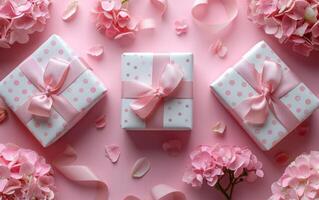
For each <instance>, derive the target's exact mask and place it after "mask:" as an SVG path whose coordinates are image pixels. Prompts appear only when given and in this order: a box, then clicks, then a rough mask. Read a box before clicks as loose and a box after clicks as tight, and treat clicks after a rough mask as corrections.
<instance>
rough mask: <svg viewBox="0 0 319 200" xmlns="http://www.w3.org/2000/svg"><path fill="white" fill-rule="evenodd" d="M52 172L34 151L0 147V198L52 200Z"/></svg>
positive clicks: (53, 186)
mask: <svg viewBox="0 0 319 200" xmlns="http://www.w3.org/2000/svg"><path fill="white" fill-rule="evenodd" d="M54 190H55V185H54V177H53V171H52V168H51V166H50V165H49V164H47V163H46V161H45V159H44V158H43V157H41V156H39V155H38V154H37V153H36V152H34V151H31V150H28V149H22V148H20V147H18V146H15V145H13V144H7V145H4V144H0V199H8V200H10V199H15V200H23V199H34V200H40V199H42V200H44V199H45V200H52V199H54Z"/></svg>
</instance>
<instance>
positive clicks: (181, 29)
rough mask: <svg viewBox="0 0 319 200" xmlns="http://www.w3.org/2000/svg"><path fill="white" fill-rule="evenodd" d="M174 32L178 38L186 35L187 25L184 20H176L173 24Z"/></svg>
mask: <svg viewBox="0 0 319 200" xmlns="http://www.w3.org/2000/svg"><path fill="white" fill-rule="evenodd" d="M174 26H175V31H176V34H177V35H178V36H180V35H182V34H185V33H187V30H188V24H187V22H186V20H176V21H175V23H174Z"/></svg>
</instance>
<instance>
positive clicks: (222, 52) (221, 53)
mask: <svg viewBox="0 0 319 200" xmlns="http://www.w3.org/2000/svg"><path fill="white" fill-rule="evenodd" d="M209 50H210V52H212V53H213V55H217V56H218V57H219V58H224V57H226V55H227V53H228V48H227V47H226V46H224V44H223V43H222V41H221V40H217V41H216V42H215V43H214V44H212V45H211V46H210V47H209Z"/></svg>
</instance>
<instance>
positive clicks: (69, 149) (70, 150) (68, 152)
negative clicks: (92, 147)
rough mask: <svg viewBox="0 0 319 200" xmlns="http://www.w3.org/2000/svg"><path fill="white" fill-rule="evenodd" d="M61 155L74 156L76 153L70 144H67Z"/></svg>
mask: <svg viewBox="0 0 319 200" xmlns="http://www.w3.org/2000/svg"><path fill="white" fill-rule="evenodd" d="M63 155H64V156H67V157H76V156H77V153H76V150H75V149H74V148H73V147H72V146H71V145H68V146H67V147H66V148H65V150H64V152H63Z"/></svg>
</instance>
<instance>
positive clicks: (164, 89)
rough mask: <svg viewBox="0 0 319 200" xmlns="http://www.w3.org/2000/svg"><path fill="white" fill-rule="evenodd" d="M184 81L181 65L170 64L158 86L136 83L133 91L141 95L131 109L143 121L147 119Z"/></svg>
mask: <svg viewBox="0 0 319 200" xmlns="http://www.w3.org/2000/svg"><path fill="white" fill-rule="evenodd" d="M182 79H183V72H182V70H181V68H180V66H179V65H177V64H172V63H169V64H167V65H166V67H165V69H164V71H163V73H162V74H161V77H160V80H159V83H158V85H157V86H149V85H146V84H144V83H142V82H138V81H134V83H133V85H132V89H133V88H134V89H133V90H135V91H136V90H139V91H138V93H139V94H140V95H139V96H138V97H137V99H136V100H134V101H133V102H132V103H131V105H130V107H131V109H132V110H133V111H134V112H135V114H136V115H137V116H139V117H140V118H141V119H146V118H147V117H148V116H149V115H150V114H151V113H152V112H153V111H154V110H155V108H156V106H157V105H158V104H159V103H160V102H161V101H162V100H163V99H164V98H165V97H168V96H169V95H170V94H172V93H173V92H174V90H175V89H176V88H177V87H178V86H179V84H180V83H181V81H182Z"/></svg>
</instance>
